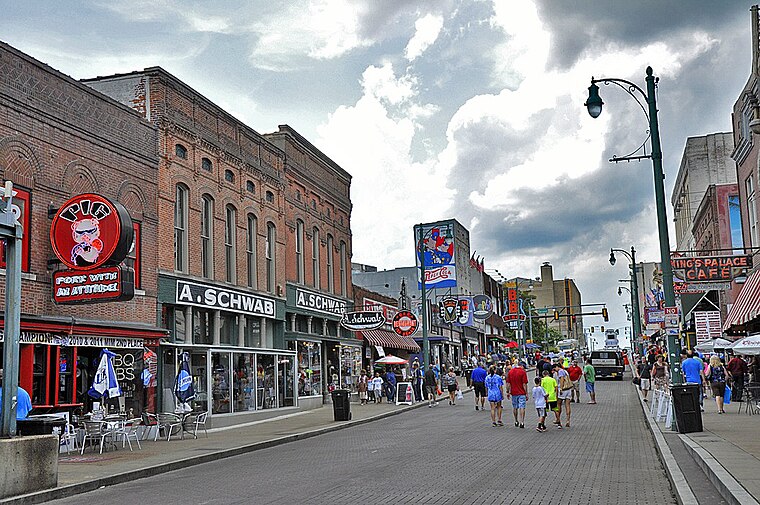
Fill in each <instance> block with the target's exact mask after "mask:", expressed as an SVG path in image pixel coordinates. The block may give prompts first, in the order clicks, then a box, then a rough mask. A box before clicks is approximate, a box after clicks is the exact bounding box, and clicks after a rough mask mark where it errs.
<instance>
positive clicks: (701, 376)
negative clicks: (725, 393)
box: [681, 350, 705, 412]
mask: <svg viewBox="0 0 760 505" xmlns="http://www.w3.org/2000/svg"><path fill="white" fill-rule="evenodd" d="M681 370H682V371H683V380H684V382H691V383H693V384H699V407H700V409H701V410H702V411H703V412H704V407H703V403H702V402H703V396H704V394H703V391H702V387H703V385H704V383H705V371H704V368H703V367H702V362H700V361H699V360H698V359H696V358H695V357H694V351H692V350H687V351H681Z"/></svg>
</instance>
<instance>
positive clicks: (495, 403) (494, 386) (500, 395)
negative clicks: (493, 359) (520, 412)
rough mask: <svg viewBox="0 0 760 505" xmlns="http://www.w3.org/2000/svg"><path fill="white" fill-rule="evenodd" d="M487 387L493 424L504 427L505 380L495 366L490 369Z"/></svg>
mask: <svg viewBox="0 0 760 505" xmlns="http://www.w3.org/2000/svg"><path fill="white" fill-rule="evenodd" d="M485 386H486V389H487V390H488V401H489V402H490V403H491V423H492V424H493V425H494V426H504V423H503V422H502V421H501V413H502V406H501V402H502V400H503V399H504V379H502V378H501V375H498V374H497V373H496V367H495V366H493V365H491V368H489V369H488V375H487V376H486V382H485Z"/></svg>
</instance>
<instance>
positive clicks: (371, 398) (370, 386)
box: [367, 375, 377, 403]
mask: <svg viewBox="0 0 760 505" xmlns="http://www.w3.org/2000/svg"><path fill="white" fill-rule="evenodd" d="M369 402H372V403H377V398H375V378H374V377H372V376H371V375H368V376H367V403H369Z"/></svg>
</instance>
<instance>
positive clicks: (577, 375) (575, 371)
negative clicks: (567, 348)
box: [567, 360, 583, 403]
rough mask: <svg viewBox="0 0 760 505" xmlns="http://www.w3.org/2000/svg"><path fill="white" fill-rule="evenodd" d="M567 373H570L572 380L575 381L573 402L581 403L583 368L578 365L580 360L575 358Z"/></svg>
mask: <svg viewBox="0 0 760 505" xmlns="http://www.w3.org/2000/svg"><path fill="white" fill-rule="evenodd" d="M567 373H568V374H569V375H570V380H571V381H573V390H572V391H573V395H572V398H571V399H570V401H571V402H575V403H580V401H581V389H580V384H581V376H582V375H583V369H582V368H581V367H579V366H578V362H577V361H576V360H573V363H572V364H571V365H570V366H569V367H568V369H567Z"/></svg>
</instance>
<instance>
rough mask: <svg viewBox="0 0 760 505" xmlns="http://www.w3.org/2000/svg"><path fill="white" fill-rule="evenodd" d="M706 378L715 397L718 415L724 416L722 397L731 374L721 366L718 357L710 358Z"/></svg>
mask: <svg viewBox="0 0 760 505" xmlns="http://www.w3.org/2000/svg"><path fill="white" fill-rule="evenodd" d="M706 378H707V380H708V381H709V382H710V388H711V389H712V392H713V395H714V396H715V403H716V404H717V406H718V414H725V413H726V411H725V410H723V397H724V396H725V394H726V383H727V382H728V381H729V380H730V379H731V373H730V372H729V371H728V370H727V369H726V367H725V366H723V363H721V362H720V358H719V357H717V356H711V357H710V365H709V366H708V367H707V374H706Z"/></svg>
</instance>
